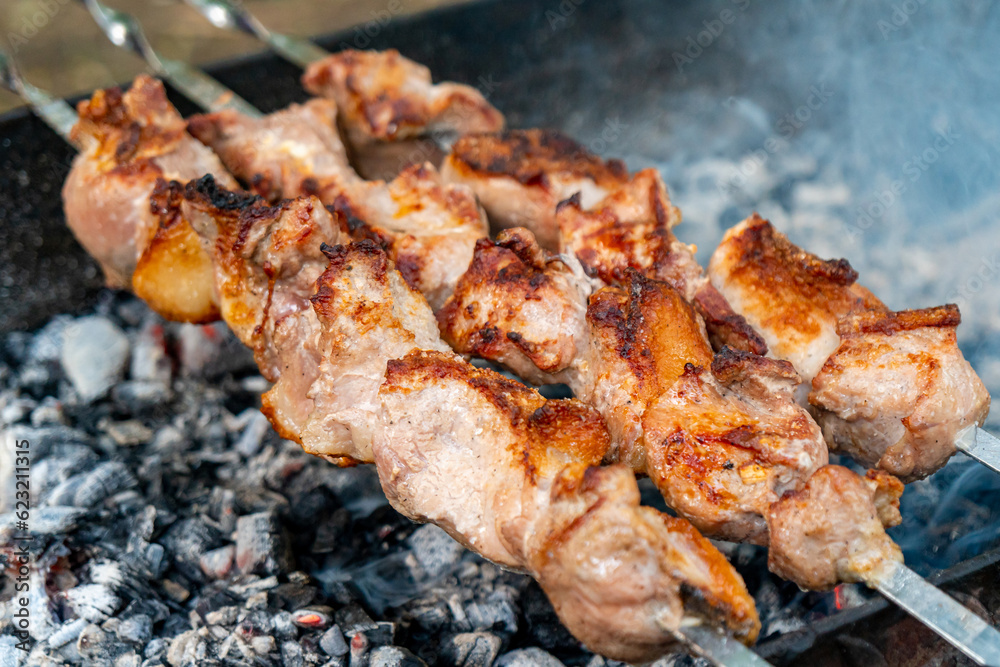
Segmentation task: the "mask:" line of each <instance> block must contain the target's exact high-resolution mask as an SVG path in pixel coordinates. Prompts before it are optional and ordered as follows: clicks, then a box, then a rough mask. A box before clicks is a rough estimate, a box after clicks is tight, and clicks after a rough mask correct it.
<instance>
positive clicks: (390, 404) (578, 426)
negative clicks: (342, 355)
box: [374, 352, 758, 661]
mask: <svg viewBox="0 0 1000 667" xmlns="http://www.w3.org/2000/svg"><path fill="white" fill-rule="evenodd" d="M381 393H382V396H383V399H384V403H385V414H384V417H383V423H385V424H386V431H385V433H384V436H383V437H382V438H378V437H377V438H376V441H375V447H374V450H375V461H376V465H377V466H378V468H379V474H380V478H381V479H382V480H383V486H384V488H385V489H386V493H387V496H388V497H389V499H390V501H391V502H392V503H393V505H394V506H395V507H396V508H397V509H399V510H400V511H401V512H403V513H404V514H406V515H407V516H409V517H411V518H414V519H417V520H423V521H426V520H431V521H434V522H435V523H437V524H438V525H440V526H442V527H444V528H445V529H446V530H448V531H449V533H451V534H452V535H453V536H454V537H455V538H456V539H458V540H459V541H461V542H463V543H464V544H466V545H467V546H470V547H471V548H474V549H476V550H477V551H479V552H480V553H482V554H484V555H486V556H487V557H488V558H491V559H493V560H495V561H496V562H499V563H502V564H504V565H506V566H508V567H513V568H517V569H521V570H526V571H528V572H529V573H531V574H532V575H533V576H535V578H536V579H538V581H539V583H540V584H541V586H542V588H543V590H545V592H546V594H547V595H548V596H549V598H550V600H551V601H552V603H553V606H554V607H555V609H556V612H557V613H558V614H559V616H560V618H561V619H562V621H563V622H564V623H565V624H566V625H567V627H568V628H569V629H570V630H571V631H572V632H573V633H574V634H575V635H576V636H577V637H579V638H580V639H581V640H583V641H584V642H585V643H586V644H587V645H588V646H589V647H590V648H591V649H593V650H596V651H599V652H601V653H603V654H605V655H609V656H612V657H615V658H617V659H621V660H629V661H645V660H649V659H652V658H653V657H655V656H658V655H661V654H662V652H663V651H664V650H665V649H666V648H667V647H669V646H670V645H671V644H673V642H674V639H673V636H672V634H671V633H670V632H669V628H676V627H678V625H679V624H680V622H681V619H682V617H684V616H685V615H690V614H694V615H699V614H704V615H705V616H704V617H705V618H708V619H711V620H712V621H713V622H716V623H721V624H724V625H726V626H727V627H728V628H729V629H730V630H731V631H732V632H733V633H734V634H735V635H736V636H738V637H741V638H743V639H744V640H752V637H753V636H754V635H755V634H756V632H757V628H758V622H757V619H756V614H755V612H754V610H753V609H752V606H750V604H748V603H749V598H748V596H747V594H746V590H745V588H744V586H743V584H742V582H741V581H740V580H739V579H738V578H736V577H734V576H733V573H732V569H731V566H729V564H728V563H726V562H725V560H724V559H723V558H722V557H721V554H719V553H718V552H717V551H716V550H715V549H714V547H712V546H711V544H710V543H709V542H708V541H707V540H706V539H705V538H703V537H701V536H700V535H698V534H697V532H696V531H694V529H693V528H691V526H690V524H688V523H687V522H685V521H682V520H680V519H672V518H669V517H666V516H664V515H662V514H660V513H658V512H656V511H654V510H651V509H648V508H643V507H640V506H639V495H638V488H637V486H636V484H635V479H634V477H633V475H632V474H631V473H630V472H629V471H628V470H627V469H625V468H624V467H610V468H594V467H591V466H594V465H596V464H597V463H599V462H600V460H601V458H602V456H603V454H604V451H605V450H606V449H607V446H608V437H607V434H606V432H605V431H604V428H603V425H602V423H601V420H600V417H599V416H598V414H597V413H596V412H594V411H593V410H592V409H590V408H587V407H585V406H583V405H581V404H580V403H578V402H576V401H548V402H546V401H545V400H544V399H543V398H542V397H541V396H540V395H539V394H538V393H537V392H535V391H533V390H530V389H527V388H526V387H524V386H523V385H520V384H519V383H516V382H513V381H510V380H507V379H505V378H503V377H502V376H500V375H498V374H496V373H493V372H492V371H484V370H478V369H475V368H473V367H471V366H470V365H468V364H466V363H465V362H462V361H461V360H458V359H455V358H454V357H451V356H445V355H441V354H439V353H422V352H417V353H412V354H410V355H409V356H407V357H405V358H403V359H401V360H397V361H392V362H390V363H389V368H388V372H387V375H386V382H385V385H383V388H382V390H381ZM470 414H471V415H476V418H475V419H469V415H470ZM487 425H488V426H487ZM482 470H489V471H490V472H491V474H489V475H483V474H482ZM443 480H446V481H444V484H445V485H444V486H437V485H436V482H439V481H443ZM444 488H460V489H461V492H460V493H458V494H455V493H451V494H448V493H440V491H438V492H431V489H439V490H441V489H444ZM480 517H483V518H488V521H486V522H481V521H480Z"/></svg>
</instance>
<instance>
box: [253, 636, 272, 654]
mask: <svg viewBox="0 0 1000 667" xmlns="http://www.w3.org/2000/svg"><path fill="white" fill-rule="evenodd" d="M249 643H250V648H251V649H253V652H254V653H256V654H257V655H259V656H264V655H267V654H268V653H273V652H274V650H275V649H276V648H278V645H277V643H276V642H275V641H274V637H272V636H271V635H258V636H256V637H251V638H250V642H249Z"/></svg>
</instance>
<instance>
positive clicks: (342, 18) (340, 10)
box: [0, 0, 467, 113]
mask: <svg viewBox="0 0 1000 667" xmlns="http://www.w3.org/2000/svg"><path fill="white" fill-rule="evenodd" d="M463 1H467V0H393V2H391V3H387V2H386V1H385V0H245V1H244V3H243V4H244V5H245V6H246V7H247V8H248V9H250V10H251V11H252V12H253V13H254V14H256V15H257V16H258V17H259V18H260V19H261V20H262V21H263V22H264V24H265V25H267V26H268V27H269V28H271V29H272V30H276V31H279V32H287V33H290V34H295V35H319V34H328V33H331V32H335V31H337V30H341V29H343V28H347V27H350V26H353V25H357V24H363V23H366V22H368V21H373V20H379V19H382V20H383V21H384V20H385V19H386V18H388V17H391V18H398V17H400V16H405V15H408V14H413V13H417V12H420V11H423V10H426V9H432V8H434V7H443V6H446V5H456V4H460V3H461V2H463ZM106 4H108V5H110V6H112V7H115V8H117V9H122V10H125V11H128V12H130V13H132V14H135V15H136V16H137V17H138V18H139V20H140V21H141V22H142V25H143V27H144V28H145V30H146V33H147V35H148V37H149V39H150V41H151V42H152V44H153V47H154V48H156V49H158V50H159V51H161V52H162V53H163V54H164V55H166V56H168V57H171V58H177V59H180V60H185V61H187V62H193V63H204V62H211V61H215V60H221V59H225V58H231V57H234V56H238V55H240V54H244V53H251V52H254V51H261V50H263V49H262V47H261V45H260V43H259V42H256V41H255V40H254V39H252V38H251V37H248V36H244V35H239V34H234V33H229V32H226V31H222V30H218V29H216V28H214V27H213V26H211V25H209V24H208V23H207V22H206V21H205V19H204V18H202V17H201V15H199V14H198V13H197V12H196V11H195V10H194V9H191V8H190V7H188V6H186V5H184V4H183V3H182V2H180V0H106ZM0 28H2V32H0V34H2V35H3V47H4V48H5V49H8V50H10V51H11V52H13V53H14V55H15V56H16V57H17V58H18V60H19V61H20V63H21V66H22V68H23V69H24V73H25V75H26V76H27V77H28V80H29V81H31V82H32V83H34V84H35V85H36V86H39V87H41V88H45V89H47V90H50V91H52V92H54V93H56V94H57V95H61V96H70V95H77V94H82V93H87V92H90V91H91V90H93V89H95V88H103V87H107V86H111V85H114V84H117V83H122V82H126V81H129V80H131V79H132V78H133V77H134V76H135V75H136V74H137V73H138V72H140V71H142V69H143V65H142V62H141V61H140V59H139V58H138V57H133V56H131V55H130V54H128V53H124V52H122V51H120V50H118V49H117V48H115V47H114V46H113V45H112V44H111V43H110V42H108V40H107V39H106V38H105V37H104V35H103V34H102V33H101V32H100V31H99V30H98V28H97V26H96V25H95V24H94V22H93V21H92V20H90V17H89V15H88V14H87V11H86V9H84V7H83V5H82V4H81V3H79V2H78V1H77V0H2V1H0ZM17 106H21V103H20V101H19V100H18V98H17V97H16V96H14V95H12V94H9V93H7V92H6V91H3V90H0V113H2V112H4V111H7V110H9V109H12V108H14V107H17Z"/></svg>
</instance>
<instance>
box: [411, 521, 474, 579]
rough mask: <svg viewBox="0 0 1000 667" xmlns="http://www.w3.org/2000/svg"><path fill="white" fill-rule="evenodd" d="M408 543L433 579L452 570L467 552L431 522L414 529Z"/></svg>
mask: <svg viewBox="0 0 1000 667" xmlns="http://www.w3.org/2000/svg"><path fill="white" fill-rule="evenodd" d="M408 543H409V546H410V549H412V550H413V555H414V556H416V559H417V562H419V563H420V566H421V567H422V568H423V570H424V572H425V573H426V574H427V576H428V577H430V578H431V579H437V578H439V577H441V576H443V575H444V574H446V573H447V572H449V571H450V570H452V569H453V568H454V567H455V565H456V563H458V561H459V559H461V557H462V554H463V553H464V552H465V548H464V547H463V546H462V545H461V544H459V543H458V542H456V541H455V540H454V539H452V538H451V536H449V535H448V533H446V532H444V530H442V529H441V528H440V527H438V526H435V525H434V524H431V523H429V524H426V525H424V526H421V527H420V528H417V529H416V530H415V531H413V534H412V535H410V538H409V540H408Z"/></svg>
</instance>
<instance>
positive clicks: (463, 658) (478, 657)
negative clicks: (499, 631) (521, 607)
mask: <svg viewBox="0 0 1000 667" xmlns="http://www.w3.org/2000/svg"><path fill="white" fill-rule="evenodd" d="M500 645H501V640H500V638H499V637H497V636H496V635H494V634H491V633H489V632H464V633H461V634H458V635H455V636H454V637H452V638H451V639H450V640H449V641H448V642H447V645H446V648H445V654H446V656H447V658H448V659H449V660H450V661H451V663H452V664H454V665H456V667H490V665H492V664H493V661H494V660H496V658H497V655H498V654H499V653H500Z"/></svg>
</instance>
